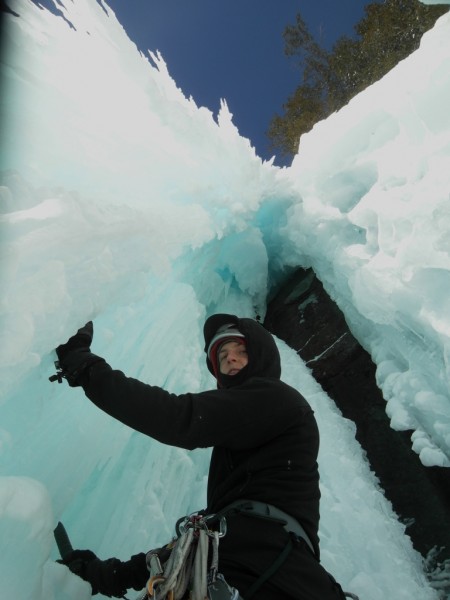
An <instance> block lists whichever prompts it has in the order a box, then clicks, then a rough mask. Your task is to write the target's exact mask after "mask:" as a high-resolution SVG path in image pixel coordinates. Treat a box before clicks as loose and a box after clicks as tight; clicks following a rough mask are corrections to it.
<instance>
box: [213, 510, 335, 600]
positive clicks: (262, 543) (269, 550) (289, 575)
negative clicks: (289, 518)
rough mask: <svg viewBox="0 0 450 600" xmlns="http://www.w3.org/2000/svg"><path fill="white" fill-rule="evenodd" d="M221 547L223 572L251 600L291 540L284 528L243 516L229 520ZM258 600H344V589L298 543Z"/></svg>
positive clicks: (303, 544)
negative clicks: (256, 585)
mask: <svg viewBox="0 0 450 600" xmlns="http://www.w3.org/2000/svg"><path fill="white" fill-rule="evenodd" d="M227 525H228V532H227V535H226V536H225V537H224V538H222V539H221V541H220V546H219V571H220V572H221V573H222V574H223V575H224V577H225V579H226V580H227V581H228V583H229V584H230V585H232V586H233V587H235V588H237V589H238V590H239V593H240V595H241V596H242V597H243V598H244V600H247V597H246V592H247V590H249V589H250V588H251V586H252V585H253V583H254V582H255V581H256V580H257V579H258V578H259V577H260V576H261V575H263V574H264V573H265V572H266V571H267V569H269V568H270V567H271V566H272V565H273V563H274V561H275V560H276V559H277V557H278V556H279V555H280V553H281V552H282V551H283V549H284V548H285V546H286V544H287V543H288V540H289V534H288V533H287V532H286V531H285V530H284V529H283V527H282V526H281V525H279V524H276V523H270V522H267V521H264V520H261V519H258V518H256V517H252V516H248V515H245V514H239V515H236V516H232V517H228V518H227ZM253 598H254V599H255V600H342V599H343V598H344V596H343V593H342V590H341V588H340V586H339V585H338V584H337V583H336V582H335V581H334V579H333V578H332V577H330V576H329V574H328V573H327V571H326V570H325V569H324V568H323V567H322V566H321V564H320V563H319V562H318V561H317V559H316V558H315V557H314V556H313V555H312V553H311V551H310V550H309V548H308V547H307V546H306V544H305V542H303V541H302V540H299V541H296V542H294V545H293V548H292V550H291V551H290V553H289V555H288V557H287V559H286V560H285V562H284V563H283V564H282V565H281V566H280V568H279V569H278V570H277V571H276V572H275V573H274V574H273V575H272V576H271V578H270V579H269V580H268V581H267V582H266V583H264V584H263V586H262V587H261V588H260V589H259V590H258V591H257V592H256V593H255V595H254V596H253Z"/></svg>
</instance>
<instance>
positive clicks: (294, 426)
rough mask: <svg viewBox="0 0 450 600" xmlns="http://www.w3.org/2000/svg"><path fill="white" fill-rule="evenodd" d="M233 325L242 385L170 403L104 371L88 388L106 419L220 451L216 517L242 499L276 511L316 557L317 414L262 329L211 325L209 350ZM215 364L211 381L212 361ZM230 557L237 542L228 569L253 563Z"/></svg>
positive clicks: (214, 463)
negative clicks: (299, 528)
mask: <svg viewBox="0 0 450 600" xmlns="http://www.w3.org/2000/svg"><path fill="white" fill-rule="evenodd" d="M228 322H233V323H236V324H237V326H238V328H239V330H240V331H241V332H242V333H243V334H244V335H245V337H246V344H247V352H248V365H247V366H246V367H244V369H242V370H241V371H240V372H239V373H238V374H237V375H235V376H223V375H222V376H220V380H219V382H218V385H219V387H218V389H214V390H209V391H205V392H200V393H195V394H190V393H188V394H181V395H175V394H170V393H168V392H167V391H165V390H163V389H161V388H159V387H155V386H151V385H148V384H145V383H142V382H140V381H138V380H136V379H132V378H129V377H126V376H125V375H124V374H123V373H122V372H121V371H116V370H113V369H111V367H110V366H109V365H107V364H106V363H105V362H104V361H100V362H97V363H95V364H94V365H93V366H92V367H91V368H90V371H89V376H88V377H86V378H85V380H84V382H83V388H84V390H85V392H86V394H87V396H88V397H89V398H90V399H91V400H92V402H94V404H96V405H97V406H98V407H99V408H101V409H102V410H103V411H105V412H106V413H108V414H109V415H111V416H113V417H114V418H116V419H118V420H120V421H122V422H123V423H125V424H126V425H128V426H130V427H132V428H133V429H135V430H137V431H140V432H142V433H144V434H146V435H149V436H150V437H152V438H154V439H156V440H158V441H160V442H162V443H164V444H169V445H172V446H178V447H181V448H186V449H193V448H198V447H211V446H212V447H213V452H212V457H211V463H210V469H209V479H208V493H207V501H208V507H207V510H208V512H211V513H215V512H217V511H219V510H220V509H222V508H224V507H225V506H226V505H227V504H229V503H231V502H232V501H234V500H237V499H241V498H246V499H253V500H259V501H262V502H267V503H269V504H273V505H275V506H277V507H278V508H280V509H282V510H284V511H285V512H287V513H288V514H290V515H292V516H293V517H295V518H297V520H298V521H300V523H301V524H302V525H303V527H304V528H305V530H306V531H307V533H308V535H309V536H310V538H311V541H312V542H313V545H314V547H315V549H316V552H317V555H318V552H319V548H318V535H317V531H318V522H319V497H320V493H319V475H318V467H317V453H318V447H319V434H318V429H317V424H316V421H315V418H314V414H313V411H312V409H311V407H310V406H309V404H308V403H307V402H306V400H305V399H304V398H303V396H302V395H301V394H300V393H299V392H298V391H296V390H295V389H293V388H292V387H290V386H289V385H287V384H285V383H283V382H282V381H280V375H281V368H280V357H279V353H278V349H277V347H276V345H275V342H274V340H273V338H272V336H271V335H270V334H269V333H268V332H267V331H266V330H265V329H264V327H262V326H261V325H260V324H259V323H257V322H256V321H253V320H252V319H238V318H237V317H235V316H234V315H215V316H213V317H211V318H210V319H209V320H208V321H207V322H206V324H205V331H204V333H205V343H206V348H207V347H208V345H209V342H210V340H211V337H212V336H213V335H214V333H215V331H216V330H217V328H218V327H219V326H220V325H221V324H224V323H228ZM207 364H208V368H209V369H210V370H211V371H212V366H211V363H210V362H209V360H207ZM256 520H257V519H252V521H253V522H254V521H256ZM257 521H260V520H257ZM246 522H247V521H246ZM253 527H254V524H253ZM258 527H259V528H260V525H258ZM277 527H278V526H277ZM241 529H242V528H241ZM244 529H245V527H244ZM259 530H260V529H259ZM284 534H285V532H284V531H283V532H281V533H280V535H284ZM227 537H229V536H228V535H227V536H226V538H227ZM263 537H264V536H263ZM226 538H225V540H226ZM280 543H281V542H280ZM227 547H229V548H230V552H231V551H232V552H233V553H235V552H236V544H235V543H234V542H233V540H231V539H230V542H229V543H225V542H222V543H221V557H222V558H223V560H224V563H226V562H227V561H228V563H229V564H231V563H232V564H235V561H236V560H237V563H236V564H242V561H244V562H245V557H244V556H242V557H241V558H239V557H237V558H236V556H232V557H231V556H229V557H227V556H226V552H227ZM238 547H239V545H238ZM242 547H244V546H242ZM222 548H223V550H224V551H225V556H223V550H222ZM308 560H309V559H308ZM314 560H315V559H314ZM316 562H317V561H316ZM268 566H270V565H268ZM233 568H234V567H229V568H228V571H229V572H231V573H233ZM225 570H226V569H225ZM231 576H232V575H231ZM231 583H233V581H231ZM234 585H236V584H234ZM296 597H297V596H296ZM298 597H299V598H300V597H302V596H298ZM311 597H313V596H311ZM324 597H325V596H324ZM333 597H334V596H333Z"/></svg>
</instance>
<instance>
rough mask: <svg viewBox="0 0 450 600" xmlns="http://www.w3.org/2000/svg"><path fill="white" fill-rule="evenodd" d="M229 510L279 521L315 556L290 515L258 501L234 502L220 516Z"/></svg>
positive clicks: (304, 533) (296, 522)
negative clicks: (302, 541) (303, 542)
mask: <svg viewBox="0 0 450 600" xmlns="http://www.w3.org/2000/svg"><path fill="white" fill-rule="evenodd" d="M231 510H236V511H238V512H245V513H248V514H249V515H254V516H255V517H261V518H265V519H268V520H270V521H279V522H280V523H281V524H282V525H283V527H284V529H285V530H286V531H287V532H288V533H293V534H295V535H296V536H297V537H299V538H301V539H302V540H304V541H305V542H306V544H307V546H308V548H309V549H310V550H311V552H312V553H313V554H314V556H315V555H316V553H315V551H314V546H313V545H312V542H311V540H310V538H309V536H308V534H307V533H306V531H305V530H304V529H303V527H302V525H300V523H299V522H298V521H297V519H294V517H291V515H288V514H287V513H285V512H284V511H283V510H281V509H279V508H277V507H276V506H273V505H272V504H267V503H266V502H259V501H258V500H235V501H234V502H232V503H231V504H229V505H228V506H226V507H225V508H224V509H223V510H221V511H220V514H226V513H227V512H229V511H231Z"/></svg>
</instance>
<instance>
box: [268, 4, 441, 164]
mask: <svg viewBox="0 0 450 600" xmlns="http://www.w3.org/2000/svg"><path fill="white" fill-rule="evenodd" d="M364 10H365V16H364V17H363V19H361V21H359V22H358V23H357V24H356V25H355V32H356V37H355V38H350V37H348V36H342V37H340V38H339V39H338V40H337V42H336V43H335V44H334V46H333V47H332V49H331V51H327V50H326V49H325V48H324V47H323V46H321V45H320V44H319V42H317V41H316V40H315V39H314V37H313V35H312V34H311V32H310V31H309V29H308V26H307V25H306V23H305V21H304V19H303V18H302V16H301V14H297V16H296V22H295V24H294V25H288V26H287V27H286V29H285V31H284V34H283V37H284V40H285V54H286V55H287V56H289V57H292V58H294V59H295V60H296V61H297V64H298V67H299V69H300V71H301V73H302V80H301V84H300V85H299V86H298V88H297V89H296V90H295V92H294V93H293V94H292V96H290V97H289V98H288V100H287V101H286V103H285V104H284V105H283V108H284V114H283V115H282V116H280V115H275V117H274V118H273V119H272V121H271V123H270V126H269V130H268V132H267V135H268V137H269V140H270V142H271V146H272V148H273V150H275V151H277V152H279V153H280V154H281V155H284V156H290V155H293V154H295V153H296V152H297V149H298V143H299V139H300V136H301V135H302V134H303V133H306V132H307V131H309V130H310V129H311V128H312V127H313V125H314V124H315V123H317V122H318V121H320V120H321V119H325V118H326V117H328V116H329V115H330V114H331V113H333V112H334V111H336V110H339V109H340V108H342V106H344V105H345V104H346V103H347V102H348V101H349V100H350V99H351V98H352V97H353V96H355V95H356V94H358V93H359V92H361V91H362V90H364V89H365V88H366V87H367V86H369V85H371V84H372V83H374V82H375V81H377V80H379V79H380V78H381V77H383V75H385V74H386V73H387V72H388V71H390V70H391V69H392V68H393V67H394V66H395V65H396V64H397V63H398V62H399V61H400V60H402V59H404V58H406V57H407V56H408V55H409V54H411V52H413V51H414V50H416V49H417V48H418V47H419V44H420V39H421V37H422V35H423V34H424V33H425V31H427V30H428V29H430V28H431V27H432V26H433V25H434V23H435V22H436V20H437V18H438V17H440V16H441V15H442V14H443V13H445V12H446V11H447V10H448V5H434V6H427V5H425V4H422V3H421V2H420V1H419V0H385V1H384V2H383V3H378V2H372V3H370V4H368V5H367V6H366V7H365V9H364Z"/></svg>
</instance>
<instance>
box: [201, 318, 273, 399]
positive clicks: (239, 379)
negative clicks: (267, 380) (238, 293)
mask: <svg viewBox="0 0 450 600" xmlns="http://www.w3.org/2000/svg"><path fill="white" fill-rule="evenodd" d="M228 323H233V324H234V325H235V326H236V327H237V328H238V329H239V331H240V332H241V333H242V334H243V335H244V336H245V341H246V346H247V354H248V364H247V366H246V367H244V368H243V369H242V370H241V371H240V372H239V373H238V374H237V375H223V374H222V373H219V374H218V381H217V383H218V386H219V387H223V388H229V387H233V386H235V385H239V384H241V383H243V382H244V381H246V380H247V379H249V378H250V377H271V378H275V379H280V376H281V361H280V353H279V352H278V348H277V346H276V344H275V340H274V339H273V337H272V335H271V334H270V333H269V332H268V331H267V329H265V328H264V327H263V326H262V325H261V324H260V323H258V321H255V320H254V319H247V318H243V319H240V318H239V317H237V316H236V315H228V314H217V315H212V316H211V317H209V318H208V319H207V320H206V322H205V326H204V328H203V334H204V337H205V352H206V353H207V352H208V347H209V345H210V343H211V340H212V338H213V337H214V335H215V333H216V332H217V330H218V329H219V327H221V326H222V325H226V324H228ZM206 365H207V367H208V369H209V371H210V372H211V373H212V374H213V375H214V376H215V374H214V369H213V365H212V363H211V361H210V359H209V358H208V355H207V356H206Z"/></svg>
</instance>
